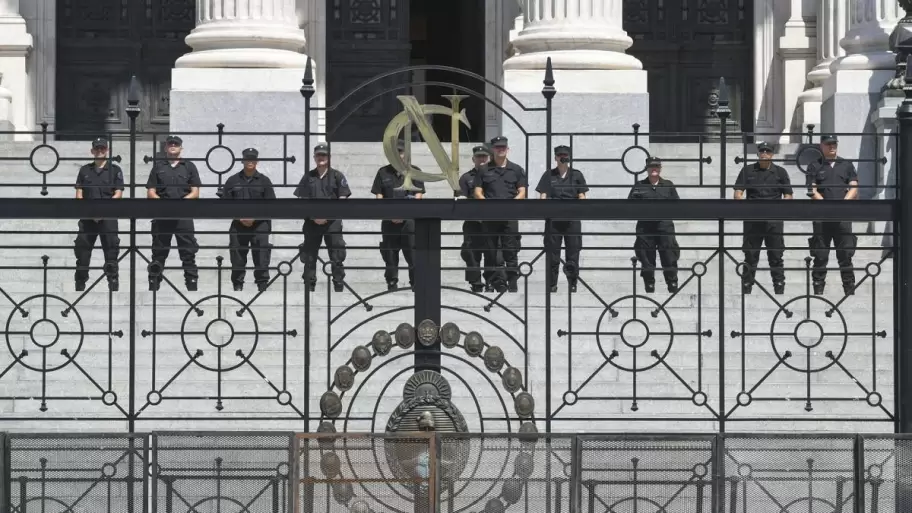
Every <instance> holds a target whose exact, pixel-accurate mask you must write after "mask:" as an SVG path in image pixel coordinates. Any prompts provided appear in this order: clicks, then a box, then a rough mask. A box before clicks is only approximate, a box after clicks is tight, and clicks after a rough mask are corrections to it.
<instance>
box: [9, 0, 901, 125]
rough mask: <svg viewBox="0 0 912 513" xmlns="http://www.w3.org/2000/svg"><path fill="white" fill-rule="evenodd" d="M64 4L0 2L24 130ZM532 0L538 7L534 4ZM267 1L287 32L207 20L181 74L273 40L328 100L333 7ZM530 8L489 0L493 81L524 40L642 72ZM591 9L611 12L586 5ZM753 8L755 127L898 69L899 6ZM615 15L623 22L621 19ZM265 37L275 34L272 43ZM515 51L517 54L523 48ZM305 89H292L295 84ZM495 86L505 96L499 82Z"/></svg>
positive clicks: (48, 85)
mask: <svg viewBox="0 0 912 513" xmlns="http://www.w3.org/2000/svg"><path fill="white" fill-rule="evenodd" d="M541 2H542V5H545V4H547V6H546V7H548V9H552V8H558V9H559V8H560V7H559V5H563V4H564V3H565V2H564V1H563V0H559V1H558V0H541ZM55 3H56V2H55V1H51V0H47V1H40V2H39V1H35V2H32V1H21V0H0V27H3V30H0V73H3V75H4V77H3V79H2V82H0V87H2V88H3V90H2V91H3V96H4V98H6V97H9V99H8V101H9V107H8V108H6V109H4V110H3V111H4V112H8V114H6V115H5V116H6V117H7V118H8V119H7V121H8V122H9V123H11V124H12V126H14V127H15V128H16V129H17V130H34V129H35V128H36V127H37V126H38V125H40V124H41V123H43V122H44V123H48V124H49V125H50V127H51V128H53V127H54V120H55V114H54V113H55V100H56V93H55V76H54V74H55V68H56V49H55V45H56V40H55V20H56V13H55ZM198 3H199V4H200V5H198V6H197V12H198V13H206V12H208V11H207V10H206V9H207V7H206V6H204V5H202V4H207V5H208V3H209V2H208V0H198ZM531 3H533V4H536V5H537V4H538V2H537V1H536V2H531ZM267 4H268V5H270V6H272V5H273V4H274V5H276V6H278V5H280V6H281V7H274V8H275V9H280V11H281V12H282V13H283V14H282V16H283V17H285V18H284V19H285V21H286V22H290V23H289V24H288V26H287V27H285V26H284V25H283V27H284V28H282V29H281V30H278V31H276V29H275V26H274V24H271V23H272V22H271V21H270V22H269V23H263V20H262V19H257V17H256V16H252V17H250V19H246V18H245V19H244V20H241V19H238V20H231V21H230V22H224V23H222V24H221V26H223V27H224V26H225V25H227V24H230V25H232V28H231V30H229V31H228V32H223V33H222V34H220V33H219V31H218V30H214V28H213V26H212V24H211V23H206V21H207V20H204V19H203V18H204V17H201V16H198V21H199V27H198V30H197V31H194V35H193V36H191V38H190V39H188V42H189V43H190V44H191V46H194V45H195V47H196V48H197V49H196V51H194V52H193V53H192V54H190V55H188V56H186V57H184V58H182V59H180V60H179V61H178V63H177V65H176V70H178V71H177V74H180V73H185V72H183V71H179V70H189V69H192V70H194V71H193V72H186V73H189V75H188V76H191V78H192V75H194V73H196V72H199V70H200V69H209V70H211V69H231V68H237V67H242V65H243V64H244V63H243V62H241V61H243V59H242V57H243V56H245V55H246V56H248V57H249V56H250V55H253V54H256V55H259V54H258V53H257V51H254V52H253V54H251V51H252V49H253V50H256V49H262V48H263V47H264V44H265V46H267V47H268V46H269V45H270V44H274V45H275V44H277V45H278V46H279V47H282V45H284V48H285V49H286V50H287V51H289V52H292V53H295V52H298V53H301V54H306V55H309V56H311V57H312V58H313V59H314V62H315V64H316V70H317V77H316V78H317V90H318V96H317V101H318V102H319V101H320V100H321V97H322V89H323V88H322V86H323V85H324V73H323V68H322V66H321V63H322V62H324V61H325V58H326V44H325V39H326V33H325V32H326V30H325V26H324V24H323V23H322V22H320V20H324V19H325V17H326V12H325V10H326V7H325V2H324V1H321V0H274V1H270V2H263V5H267ZM526 4H530V2H529V0H521V1H515V0H488V5H489V7H490V8H488V9H486V12H485V24H486V29H487V30H486V31H485V33H486V41H485V43H486V47H487V48H489V49H490V50H489V53H488V56H487V58H486V63H485V64H486V65H485V69H486V72H485V74H486V76H487V78H489V79H491V80H494V81H496V82H499V83H501V84H504V83H505V72H506V73H508V74H509V73H510V72H512V71H515V70H517V68H523V69H524V70H530V69H531V68H535V67H540V66H542V63H540V62H539V63H536V62H533V61H530V60H529V57H528V56H522V55H521V52H522V51H523V50H522V46H523V45H524V44H525V45H526V46H527V47H528V46H529V45H530V44H532V45H533V46H535V47H536V48H540V49H546V50H548V51H550V52H552V53H553V52H554V51H560V52H561V54H562V55H564V54H566V58H564V57H561V58H562V59H563V60H564V61H568V62H569V61H574V62H577V64H578V66H577V67H580V68H586V67H587V66H588V67H593V66H594V67H600V68H601V69H604V70H611V71H615V70H616V71H624V70H628V71H629V70H633V71H634V72H637V71H636V66H635V65H634V64H633V62H634V61H636V59H633V58H632V57H630V56H627V55H624V53H623V49H620V48H622V47H623V44H624V43H623V41H624V38H625V37H626V34H625V33H624V31H623V29H621V28H620V27H614V28H612V29H610V30H607V31H606V32H605V34H608V35H609V36H610V37H608V38H607V39H604V41H605V44H608V45H612V44H613V45H614V47H615V48H619V49H620V50H618V51H617V52H616V53H615V55H616V56H617V57H612V58H613V59H614V60H613V61H611V62H608V61H605V62H597V61H598V58H595V57H594V56H593V55H594V54H593V52H592V51H591V50H590V49H589V47H588V46H587V45H589V44H590V43H591V41H589V40H588V39H586V38H585V37H581V36H579V33H578V32H579V27H580V26H579V25H576V26H575V25H574V24H572V23H563V24H558V25H554V26H552V27H550V28H548V29H547V30H542V28H541V27H539V28H538V29H536V30H535V31H534V35H533V32H528V31H527V33H526V34H523V27H522V24H523V17H521V16H520V17H519V18H517V16H518V15H519V14H520V13H521V8H522V7H524V6H525V7H526V8H528V5H526ZM552 4H554V6H558V7H554V6H552ZM566 4H567V5H568V6H572V7H568V8H569V9H577V11H574V12H578V13H581V14H586V13H587V12H589V11H586V9H593V8H595V9H602V8H604V9H609V11H606V12H612V13H615V14H620V12H621V9H622V5H623V2H622V1H621V0H613V1H608V0H600V1H598V2H590V1H589V0H587V1H586V2H582V3H581V2H575V1H574V2H566ZM589 4H591V5H599V6H602V7H591V6H590V7H585V5H589ZM257 5H259V3H257ZM579 6H583V7H579ZM604 6H607V7H604ZM753 6H754V19H755V21H756V23H755V29H754V56H753V57H754V77H753V81H754V86H753V95H754V101H753V105H754V121H755V127H756V130H757V131H762V132H775V133H786V132H789V131H795V130H798V129H800V128H802V126H803V125H804V124H806V123H814V124H815V125H820V124H821V122H822V123H823V126H824V128H830V129H834V128H836V126H835V125H834V124H833V122H832V121H830V122H828V121H826V118H827V116H825V115H824V116H822V115H821V112H822V111H825V110H826V108H825V107H824V105H825V104H826V103H827V101H828V100H830V99H832V98H833V97H834V95H835V96H837V97H838V96H839V95H840V94H841V93H843V92H845V93H846V94H868V93H869V92H872V93H873V92H875V91H876V92H879V88H880V86H881V85H882V84H879V81H880V80H881V75H884V76H886V73H888V72H889V70H890V69H891V67H892V65H893V63H892V60H893V59H892V54H890V52H889V50H888V48H887V36H888V35H889V33H890V31H891V30H892V27H893V26H894V25H895V23H896V21H897V19H898V17H899V14H900V13H899V8H898V7H897V6H896V2H895V1H893V0H757V1H755V2H753ZM265 9H266V8H265V7H264V10H263V16H264V17H266V18H270V17H271V16H272V15H271V14H270V13H272V12H279V11H269V12H267V11H266V10H265ZM270 9H273V7H270ZM580 9H582V10H580ZM611 9H613V10H611ZM568 12H570V11H568ZM592 12H595V11H592ZM571 14H572V13H571ZM270 19H271V18H270ZM617 19H618V20H620V19H621V18H620V16H618V17H617ZM294 23H297V26H296V27H295V26H292V24H294ZM267 33H268V34H269V36H270V37H266V38H264V37H263V36H264V35H265V34H267ZM244 34H247V35H246V36H244ZM239 36H241V37H239ZM207 37H209V39H208V40H207V39H206V38H207ZM530 37H532V39H530ZM276 38H277V39H278V40H279V41H278V42H277V39H276ZM535 38H538V39H537V40H535ZM549 38H550V39H549ZM628 39H629V38H628ZM191 40H192V41H191ZM264 40H265V41H266V43H264ZM270 41H271V43H270ZM611 41H614V42H611ZM200 45H202V46H200ZM206 45H209V46H208V47H207V46H206ZM289 45H290V46H289ZM554 45H558V46H560V48H557V47H556V46H554ZM574 45H577V46H574ZM204 47H205V48H204ZM517 49H519V52H520V55H515V53H516V51H517ZM273 50H276V48H273ZM213 52H217V53H218V54H219V55H223V56H224V55H230V57H227V60H223V62H222V64H219V65H222V66H226V68H213V64H212V63H213V61H212V60H211V56H212V55H214V53H213ZM545 53H547V52H545ZM602 53H606V52H602ZM607 53H611V52H607ZM237 59H241V60H237ZM593 59H595V60H593ZM539 60H540V59H539ZM292 61H293V62H292ZM300 61H301V57H294V58H290V60H289V61H287V62H286V61H283V60H282V59H277V60H269V59H267V60H265V61H261V63H260V64H261V65H260V66H258V67H261V68H262V67H263V66H264V65H265V66H266V67H270V66H271V67H274V68H283V67H284V68H286V69H288V67H289V66H293V67H294V68H297V67H298V66H300ZM505 61H506V63H505ZM511 68H512V70H511ZM197 74H198V73H197ZM203 74H205V73H203ZM210 74H211V73H210ZM520 74H521V73H520ZM875 82H878V83H875ZM298 85H299V84H295V85H294V86H295V88H296V87H297V86H298ZM506 85H508V86H511V84H506ZM289 87H290V84H289ZM517 87H518V86H517ZM559 87H560V86H559ZM588 87H589V88H590V89H595V90H598V89H599V87H602V86H600V85H599V83H598V81H597V80H595V81H593V82H592V83H591V84H589V86H588ZM862 90H863V92H862ZM488 93H489V94H490V95H492V96H496V94H495V91H494V90H493V88H491V90H489V91H488ZM876 106H877V101H873V103H872V105H870V107H871V110H872V111H873V110H874V109H876ZM867 115H868V113H865V116H867ZM320 121H322V120H320ZM500 124H501V120H500V119H499V116H498V115H497V113H496V110H495V109H493V108H489V110H488V112H487V116H486V125H487V132H488V133H492V132H495V131H498V130H499V129H500ZM818 130H819V129H818ZM782 139H783V142H786V141H788V140H789V139H793V138H789V137H788V136H783V137H782Z"/></svg>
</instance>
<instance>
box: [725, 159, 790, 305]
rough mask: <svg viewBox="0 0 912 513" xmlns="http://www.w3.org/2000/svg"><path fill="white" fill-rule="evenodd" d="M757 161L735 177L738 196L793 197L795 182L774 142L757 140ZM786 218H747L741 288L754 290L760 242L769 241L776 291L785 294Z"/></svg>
mask: <svg viewBox="0 0 912 513" xmlns="http://www.w3.org/2000/svg"><path fill="white" fill-rule="evenodd" d="M757 159H758V160H757V162H755V163H753V164H748V165H746V166H744V167H743V168H742V169H741V172H740V173H738V178H737V179H736V180H735V199H736V200H740V199H745V198H747V199H749V200H771V199H783V198H785V199H792V194H793V192H792V182H791V180H790V179H789V175H788V172H787V171H786V170H785V168H783V167H781V166H777V165H776V164H774V163H773V145H772V144H770V143H767V142H758V143H757ZM782 229H783V223H782V221H744V240H743V248H744V272H743V273H742V275H741V290H742V291H743V292H744V293H745V294H750V293H751V289H752V288H753V286H754V276H755V275H756V274H757V263H758V262H759V261H760V246H761V245H763V243H764V241H765V242H766V255H767V257H768V258H769V265H770V275H771V276H772V278H773V291H774V292H775V293H776V294H785V270H784V269H783V267H782V266H783V262H782V253H783V251H784V250H785V240H784V239H783V236H782Z"/></svg>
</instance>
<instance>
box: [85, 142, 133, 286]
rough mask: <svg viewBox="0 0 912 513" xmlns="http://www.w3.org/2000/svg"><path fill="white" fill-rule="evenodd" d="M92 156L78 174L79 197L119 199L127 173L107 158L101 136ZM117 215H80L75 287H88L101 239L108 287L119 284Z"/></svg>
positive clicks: (106, 148) (93, 148) (104, 143)
mask: <svg viewBox="0 0 912 513" xmlns="http://www.w3.org/2000/svg"><path fill="white" fill-rule="evenodd" d="M92 156H93V157H95V159H94V160H93V161H92V162H91V163H89V164H86V165H84V166H82V167H81V168H79V173H78V174H77V175H76V199H86V200H97V199H120V197H121V196H123V190H124V177H123V171H122V170H121V169H120V166H118V165H117V164H114V163H113V162H111V161H110V160H108V141H107V140H106V139H104V138H101V137H99V138H98V139H95V140H94V141H92ZM118 231H119V230H118V226H117V219H80V220H79V232H78V234H77V235H76V245H75V247H74V248H73V249H74V252H75V253H76V274H75V276H74V278H75V281H76V290H77V291H83V290H85V286H86V281H88V279H89V269H88V267H89V262H90V261H91V259H92V249H93V248H94V247H95V240H96V239H99V238H100V239H101V250H102V252H104V260H105V265H104V270H105V275H106V276H107V278H108V288H110V289H111V290H113V291H116V290H118V289H119V288H120V282H119V279H118V265H117V258H118V253H119V252H120V237H119V236H118Z"/></svg>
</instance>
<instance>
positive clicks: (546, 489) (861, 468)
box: [0, 432, 912, 513]
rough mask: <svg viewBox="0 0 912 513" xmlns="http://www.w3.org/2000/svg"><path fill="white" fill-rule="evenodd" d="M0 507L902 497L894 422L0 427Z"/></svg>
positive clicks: (899, 504) (807, 504) (784, 505)
mask: <svg viewBox="0 0 912 513" xmlns="http://www.w3.org/2000/svg"><path fill="white" fill-rule="evenodd" d="M0 440H2V441H3V444H2V445H0V456H2V458H3V459H2V460H0V461H4V462H5V463H6V464H5V465H4V467H3V468H2V472H0V484H2V488H0V490H3V492H4V494H3V495H0V507H2V508H3V511H10V512H13V513H25V512H27V511H71V512H74V513H77V512H78V513H81V512H95V511H110V512H151V513H157V512H175V511H251V512H263V513H285V512H292V511H298V512H316V511H329V512H331V511H356V512H368V511H390V512H393V513H411V512H415V511H422V512H435V511H441V512H443V511H452V512H468V511H482V512H485V513H493V512H497V511H522V512H527V513H551V512H564V511H570V512H575V511H580V512H585V511H598V510H605V511H664V512H667V513H692V512H706V513H715V512H718V513H723V512H724V513H758V512H766V511H827V512H833V511H854V512H858V513H868V512H870V513H875V512H879V513H891V512H897V513H898V512H903V511H908V509H909V508H910V507H912V503H910V502H909V501H910V498H912V495H910V490H912V474H910V473H909V464H910V454H912V453H910V447H909V444H910V440H909V439H908V438H907V437H902V436H894V435H851V434H846V435H825V434H822V435H782V434H777V435H768V434H759V435H758V434H738V435H713V434H707V435H579V436H575V435H548V434H541V435H539V434H524V435H515V434H514V435H506V434H493V435H492V434H487V435H485V434H465V433H458V434H452V433H436V434H435V433H399V434H357V433H345V434H326V433H324V434H313V433H308V434H297V435H296V434H294V433H287V432H285V433H278V432H276V433H269V432H258V433H238V432H221V433H219V432H209V433H202V432H183V433H151V434H135V435H123V434H115V435H111V434H78V435H75V434H69V433H56V434H29V435H24V434H6V435H4V436H3V437H2V438H0Z"/></svg>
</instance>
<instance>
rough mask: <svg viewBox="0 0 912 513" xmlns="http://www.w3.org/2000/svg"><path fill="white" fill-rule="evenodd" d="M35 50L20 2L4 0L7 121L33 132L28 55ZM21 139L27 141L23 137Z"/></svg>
mask: <svg viewBox="0 0 912 513" xmlns="http://www.w3.org/2000/svg"><path fill="white" fill-rule="evenodd" d="M31 48H32V36H31V35H29V33H28V31H27V30H26V27H25V19H23V18H22V16H21V15H20V14H19V0H0V74H2V75H3V88H4V89H6V92H5V93H4V96H7V97H8V98H6V99H5V100H3V101H8V102H10V105H9V108H8V109H7V112H8V113H7V114H6V118H7V119H5V120H4V119H2V118H0V122H3V121H7V122H8V123H9V124H11V125H12V127H13V128H14V129H15V130H23V131H24V130H31V129H32V127H30V126H27V115H28V97H29V96H28V83H29V82H28V75H27V73H26V69H27V68H26V64H27V63H26V56H27V55H28V53H29V50H31ZM17 138H18V139H22V138H27V136H19V137H17Z"/></svg>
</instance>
